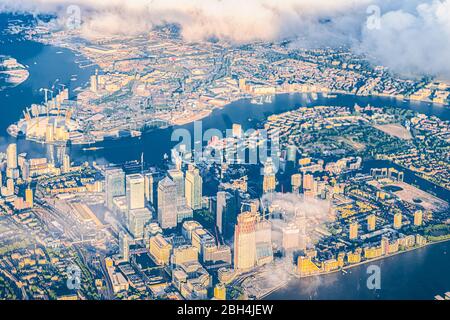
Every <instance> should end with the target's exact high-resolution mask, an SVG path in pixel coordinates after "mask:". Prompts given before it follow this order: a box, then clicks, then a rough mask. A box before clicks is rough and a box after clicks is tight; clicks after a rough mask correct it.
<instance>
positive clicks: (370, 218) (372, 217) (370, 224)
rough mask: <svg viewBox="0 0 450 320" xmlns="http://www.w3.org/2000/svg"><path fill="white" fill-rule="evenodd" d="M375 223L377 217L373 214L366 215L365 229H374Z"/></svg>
mask: <svg viewBox="0 0 450 320" xmlns="http://www.w3.org/2000/svg"><path fill="white" fill-rule="evenodd" d="M376 223H377V217H376V216H375V215H374V214H371V215H369V216H367V230H369V231H373V230H375V226H376Z"/></svg>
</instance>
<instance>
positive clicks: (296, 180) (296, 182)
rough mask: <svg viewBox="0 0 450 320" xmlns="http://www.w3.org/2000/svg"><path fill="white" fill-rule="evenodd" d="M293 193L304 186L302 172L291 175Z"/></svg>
mask: <svg viewBox="0 0 450 320" xmlns="http://www.w3.org/2000/svg"><path fill="white" fill-rule="evenodd" d="M291 185H292V193H299V191H300V187H301V186H302V175H301V174H300V173H296V174H293V175H292V176H291Z"/></svg>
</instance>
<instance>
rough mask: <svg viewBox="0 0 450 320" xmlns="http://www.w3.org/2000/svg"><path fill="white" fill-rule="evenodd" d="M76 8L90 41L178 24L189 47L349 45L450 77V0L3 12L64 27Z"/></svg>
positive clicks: (2, 6) (191, 0)
mask: <svg viewBox="0 0 450 320" xmlns="http://www.w3.org/2000/svg"><path fill="white" fill-rule="evenodd" d="M71 5H75V6H78V7H79V8H80V14H81V19H82V27H81V31H82V34H83V35H84V36H85V37H88V38H92V37H97V36H110V35H117V34H120V35H126V34H137V33H143V32H145V31H147V30H149V29H150V28H152V27H153V26H155V25H160V24H163V23H176V24H178V25H180V26H181V33H182V36H183V37H184V38H185V39H186V40H188V41H198V40H204V39H208V38H211V37H215V38H219V39H222V40H227V41H232V42H236V43H245V42H250V41H257V40H264V41H272V40H280V39H284V38H290V39H296V44H297V45H299V46H320V45H350V46H352V47H353V48H354V49H355V50H359V51H362V52H365V53H368V54H370V55H372V56H373V57H374V58H375V59H376V61H378V62H379V63H381V64H384V65H387V66H389V67H391V68H392V69H393V70H394V71H399V72H404V73H410V74H414V75H419V76H420V75H423V74H431V75H436V76H444V77H447V78H450V64H448V63H447V61H446V60H447V59H448V57H449V56H450V0H246V1H242V0H127V1H122V0H96V1H94V0H6V1H5V0H3V1H2V2H1V3H0V11H8V12H32V13H54V14H56V15H57V16H58V19H59V21H61V22H64V21H67V19H70V18H71V15H73V11H70V10H69V12H68V10H67V8H68V7H69V6H71Z"/></svg>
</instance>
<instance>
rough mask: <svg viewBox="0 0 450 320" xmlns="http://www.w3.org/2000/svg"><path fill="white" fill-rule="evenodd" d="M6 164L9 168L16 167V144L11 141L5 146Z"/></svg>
mask: <svg viewBox="0 0 450 320" xmlns="http://www.w3.org/2000/svg"><path fill="white" fill-rule="evenodd" d="M6 165H7V166H8V168H10V169H16V168H17V145H16V144H15V143H11V144H10V145H8V147H7V148H6Z"/></svg>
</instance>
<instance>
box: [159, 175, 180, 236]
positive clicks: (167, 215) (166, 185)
mask: <svg viewBox="0 0 450 320" xmlns="http://www.w3.org/2000/svg"><path fill="white" fill-rule="evenodd" d="M158 222H159V224H160V226H161V228H162V229H170V228H174V227H176V226H177V185H176V184H175V182H173V181H172V180H171V179H170V178H169V177H165V178H164V179H162V180H161V181H160V182H159V183H158Z"/></svg>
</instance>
